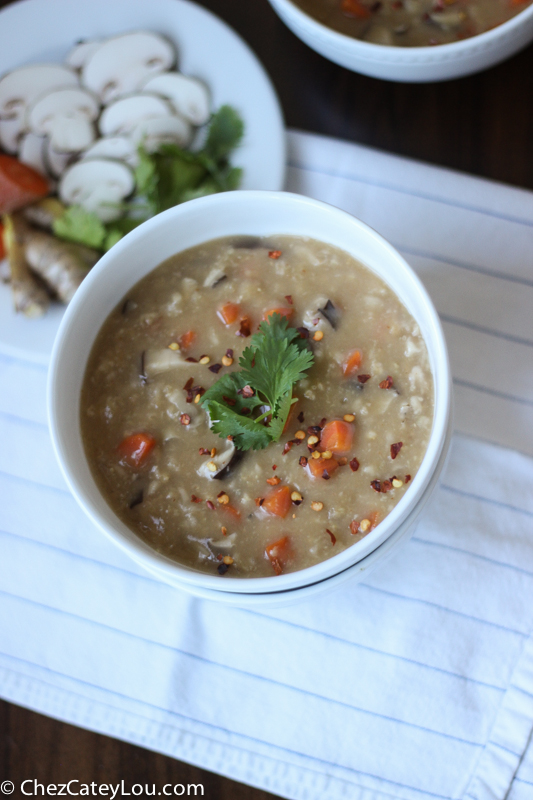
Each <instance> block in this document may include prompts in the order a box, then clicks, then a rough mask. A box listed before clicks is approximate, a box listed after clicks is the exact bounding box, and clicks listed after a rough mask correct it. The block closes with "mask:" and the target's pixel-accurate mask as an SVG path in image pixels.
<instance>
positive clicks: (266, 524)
mask: <svg viewBox="0 0 533 800" xmlns="http://www.w3.org/2000/svg"><path fill="white" fill-rule="evenodd" d="M432 422H433V378H432V374H431V369H430V366H429V360H428V354H427V350H426V346H425V343H424V340H423V338H422V335H421V332H420V330H419V328H418V325H417V323H416V322H415V320H414V319H413V317H412V316H411V315H410V314H409V312H408V311H407V309H406V308H405V307H404V306H403V304H402V303H401V302H400V300H399V299H398V297H397V296H396V295H395V294H394V292H392V291H391V289H390V288H389V287H388V286H387V285H386V284H385V283H384V281H383V280H381V278H379V277H378V276H377V275H375V273H373V272H372V271H370V270H369V269H368V268H366V267H364V266H363V265H362V264H360V263H359V262H357V261H356V260H355V259H354V258H353V257H352V256H350V255H348V254H347V253H345V252H343V251H341V250H339V249H337V248H335V247H332V246H331V245H327V244H323V243H321V242H317V241H314V240H312V239H307V238H301V237H293V236H271V237H269V238H268V239H261V238H253V237H240V238H239V237H237V238H235V237H233V238H224V239H217V240H214V241H211V242H207V243H206V244H203V245H200V246H198V247H194V248H192V249H190V250H186V251H184V252H182V253H179V254H178V255H176V256H173V257H172V258H170V259H168V260H167V261H165V262H164V263H163V264H161V265H160V266H159V267H157V268H156V269H155V270H153V271H152V272H151V273H150V274H149V275H147V276H146V277H145V278H143V279H142V280H141V281H140V282H139V283H137V284H136V285H135V286H134V287H133V288H132V289H131V290H130V291H129V292H128V293H127V295H126V297H124V299H123V300H122V301H121V303H120V304H119V305H118V306H117V307H116V308H115V310H114V311H113V312H112V313H111V314H110V316H109V317H108V319H107V320H106V322H105V323H104V325H103V327H102V329H101V331H100V332H99V334H98V336H97V338H96V341H95V344H94V346H93V349H92V352H91V354H90V357H89V361H88V365H87V369H86V374H85V378H84V384H83V390H82V402H81V428H82V434H83V439H84V445H85V450H86V454H87V458H88V461H89V464H90V465H91V469H92V472H93V475H94V478H95V480H96V482H97V484H98V486H99V488H100V490H101V492H102V494H103V495H104V497H105V498H106V500H107V502H108V503H109V505H110V506H111V508H112V509H113V510H114V511H115V513H116V514H117V516H118V517H119V518H120V519H121V520H123V521H124V523H125V524H126V525H128V526H129V527H130V528H131V529H132V530H133V531H134V532H135V533H136V534H137V535H138V536H139V537H140V538H141V539H143V540H144V541H145V542H147V543H148V544H149V545H151V546H152V547H153V548H154V549H155V550H156V551H158V552H159V553H162V554H164V555H166V556H168V557H170V558H171V559H174V560H175V561H177V562H179V563H181V564H184V565H186V566H188V567H191V568H193V569H197V570H199V571H201V572H205V573H211V574H213V575H217V574H218V575H220V576H223V575H230V576H232V577H239V578H249V577H268V576H274V575H279V574H282V573H287V572H294V571H296V570H300V569H303V568H305V567H309V566H311V565H313V564H317V563H318V562H321V561H324V560H325V559H328V558H331V557H332V556H334V555H336V554H337V553H340V552H341V551H342V550H344V549H346V548H347V547H350V545H353V544H354V543H355V542H358V541H360V540H361V539H362V538H363V537H364V536H367V535H368V534H369V533H370V532H371V531H372V530H373V529H374V528H375V527H376V526H377V525H378V524H379V523H380V522H381V521H382V520H383V519H384V517H385V516H386V515H387V514H388V513H389V512H390V511H391V510H392V509H393V508H394V506H395V505H396V504H397V503H398V502H399V501H400V500H401V498H402V497H403V496H404V494H405V492H406V491H409V482H410V481H411V480H412V478H414V476H415V475H416V472H417V470H418V468H419V467H420V464H421V462H422V459H423V457H424V454H425V451H426V447H427V444H428V441H429V437H430V433H431V427H432Z"/></svg>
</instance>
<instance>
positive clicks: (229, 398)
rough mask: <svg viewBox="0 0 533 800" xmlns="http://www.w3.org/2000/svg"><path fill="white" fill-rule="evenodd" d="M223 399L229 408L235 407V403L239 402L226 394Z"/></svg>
mask: <svg viewBox="0 0 533 800" xmlns="http://www.w3.org/2000/svg"><path fill="white" fill-rule="evenodd" d="M222 399H223V400H224V402H225V403H227V404H228V406H234V405H235V403H236V402H237V401H236V400H234V398H233V397H227V395H225V394H223V395H222Z"/></svg>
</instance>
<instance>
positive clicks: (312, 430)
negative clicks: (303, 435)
mask: <svg viewBox="0 0 533 800" xmlns="http://www.w3.org/2000/svg"><path fill="white" fill-rule="evenodd" d="M321 432H322V428H321V427H320V425H309V427H308V429H307V433H308V434H309V436H320V433H321Z"/></svg>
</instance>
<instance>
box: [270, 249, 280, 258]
mask: <svg viewBox="0 0 533 800" xmlns="http://www.w3.org/2000/svg"><path fill="white" fill-rule="evenodd" d="M280 255H281V250H269V251H268V257H269V258H273V259H277V258H279V257H280Z"/></svg>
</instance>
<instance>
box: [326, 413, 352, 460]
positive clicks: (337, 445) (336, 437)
mask: <svg viewBox="0 0 533 800" xmlns="http://www.w3.org/2000/svg"><path fill="white" fill-rule="evenodd" d="M353 436H354V426H353V425H352V423H351V422H344V420H342V419H332V420H331V422H327V423H326V424H325V425H324V427H323V428H322V434H321V436H320V447H321V448H322V450H331V452H332V453H347V452H348V451H349V450H350V448H351V446H352V442H353Z"/></svg>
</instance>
